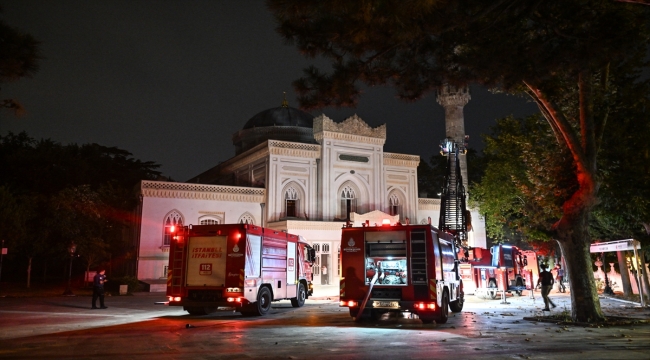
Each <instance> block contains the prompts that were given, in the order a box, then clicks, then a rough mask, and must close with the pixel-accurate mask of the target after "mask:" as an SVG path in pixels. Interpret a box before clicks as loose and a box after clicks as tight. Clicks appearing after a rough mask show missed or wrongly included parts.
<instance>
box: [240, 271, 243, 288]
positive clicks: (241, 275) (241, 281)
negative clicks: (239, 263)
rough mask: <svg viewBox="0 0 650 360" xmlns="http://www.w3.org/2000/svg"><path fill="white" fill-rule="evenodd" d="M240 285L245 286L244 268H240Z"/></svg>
mask: <svg viewBox="0 0 650 360" xmlns="http://www.w3.org/2000/svg"><path fill="white" fill-rule="evenodd" d="M239 287H240V288H242V289H243V288H244V269H239Z"/></svg>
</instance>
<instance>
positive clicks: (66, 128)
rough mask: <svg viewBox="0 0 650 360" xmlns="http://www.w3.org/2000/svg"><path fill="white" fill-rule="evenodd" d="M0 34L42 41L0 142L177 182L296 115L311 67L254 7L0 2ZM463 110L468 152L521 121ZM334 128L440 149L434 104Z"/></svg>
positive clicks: (238, 1)
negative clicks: (18, 142)
mask: <svg viewBox="0 0 650 360" xmlns="http://www.w3.org/2000/svg"><path fill="white" fill-rule="evenodd" d="M0 6H1V7H2V9H3V13H2V14H0V16H1V17H2V18H3V19H4V20H5V21H6V23H8V24H9V25H10V26H13V27H17V28H19V29H21V30H23V31H26V32H28V33H30V34H32V35H33V36H34V37H35V38H37V39H38V40H39V41H41V42H42V45H41V52H42V55H43V57H44V59H43V60H42V61H41V63H40V70H39V72H38V73H37V74H36V75H35V76H34V77H33V78H31V79H22V80H20V81H19V82H17V83H15V84H5V85H4V86H3V87H2V89H1V92H0V96H1V98H16V99H18V100H19V101H20V102H21V103H22V104H23V105H24V106H25V108H26V109H27V114H26V115H25V116H24V117H21V118H14V117H11V116H10V115H8V113H7V112H3V113H1V114H0V133H1V134H3V135H5V134H6V133H7V132H8V131H12V132H20V131H26V132H27V133H28V134H29V135H30V136H32V137H35V138H37V139H40V138H49V139H52V140H54V141H57V142H60V143H63V144H68V143H77V144H86V143H98V144H100V145H105V146H117V147H119V148H122V149H125V150H128V151H129V152H131V153H133V155H134V157H136V158H138V159H141V160H150V161H155V162H157V163H159V164H161V165H162V167H161V170H162V172H163V173H164V174H165V175H168V176H171V177H172V178H173V179H175V180H177V181H184V180H187V179H189V178H191V177H192V176H194V175H197V174H199V173H201V172H202V171H204V170H206V169H208V168H210V167H212V166H214V165H216V164H218V163H219V162H221V161H224V160H227V159H228V158H230V157H232V156H233V155H234V147H233V145H232V140H231V138H232V134H233V133H235V132H236V131H238V130H240V129H241V128H242V127H243V126H244V124H245V123H246V121H247V120H248V119H250V118H251V117H253V116H254V115H255V114H257V113H259V112H261V111H263V110H266V109H269V108H273V107H278V106H280V105H281V103H282V98H283V95H282V93H283V92H284V91H286V92H287V99H288V101H289V105H290V106H293V107H298V103H297V101H296V100H295V93H294V91H293V88H292V86H291V82H292V81H293V80H295V79H297V78H299V77H300V76H301V75H302V69H303V68H305V67H307V66H308V65H310V64H316V65H318V66H320V67H323V68H326V67H327V66H328V65H327V64H326V63H325V62H323V61H320V62H319V63H315V62H314V60H310V59H306V58H304V57H302V56H301V55H300V54H299V53H298V51H297V50H296V49H295V48H294V47H292V46H290V45H285V44H284V42H283V40H282V39H281V38H280V36H279V35H278V34H277V33H276V32H275V27H276V25H275V23H274V19H273V17H272V15H271V13H270V12H269V11H268V10H267V8H266V6H265V3H264V1H262V0H246V1H242V0H231V1H230V0H221V1H216V0H214V1H193V0H188V1H180V0H179V1H140V0H131V1H115V0H112V1H99V0H80V1H64V0H57V1H47V0H42V1H31V0H13V1H5V0H0ZM471 92H472V100H471V101H470V103H469V104H468V105H467V106H466V107H465V130H466V133H467V134H468V135H470V147H474V148H481V147H482V143H481V140H480V134H481V133H487V132H489V127H490V126H492V125H493V124H494V120H495V119H497V118H500V117H504V116H507V115H509V114H514V115H515V116H525V115H528V114H531V113H533V112H537V107H536V106H535V105H534V104H533V103H532V102H530V101H528V100H527V99H525V98H520V97H514V96H508V95H504V94H499V95H494V94H491V93H489V92H488V91H487V90H486V89H484V88H481V87H477V86H474V87H472V88H471ZM312 113H313V114H314V115H319V114H321V113H325V115H327V116H328V117H330V118H332V119H333V120H334V121H337V122H341V121H343V120H345V119H346V118H347V117H348V116H351V115H352V114H355V113H356V114H358V115H359V116H360V117H361V118H362V119H363V120H364V121H366V122H367V123H368V124H370V125H371V126H373V127H374V126H378V125H381V124H384V123H385V124H387V137H388V138H387V141H386V146H385V147H384V150H385V151H387V152H396V153H404V154H413V155H420V156H422V158H423V159H427V160H428V159H429V158H430V157H431V156H432V155H433V154H434V153H436V152H437V149H438V144H439V142H440V140H441V139H442V138H444V136H445V134H444V131H445V130H444V129H445V126H444V111H443V109H442V107H441V106H439V105H438V104H437V103H436V101H435V97H434V96H433V94H430V95H428V96H426V97H424V98H422V99H421V100H419V101H417V102H415V103H403V102H400V101H399V100H397V99H396V97H395V92H394V91H393V90H392V89H390V88H373V89H368V90H367V91H366V92H365V94H364V95H363V96H362V98H361V101H360V103H359V106H358V107H357V108H356V109H340V110H336V109H327V108H326V109H323V110H320V111H315V112H312Z"/></svg>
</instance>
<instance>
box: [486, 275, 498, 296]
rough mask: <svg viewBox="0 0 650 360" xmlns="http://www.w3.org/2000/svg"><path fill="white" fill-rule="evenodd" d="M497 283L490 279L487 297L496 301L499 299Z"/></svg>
mask: <svg viewBox="0 0 650 360" xmlns="http://www.w3.org/2000/svg"><path fill="white" fill-rule="evenodd" d="M498 292H499V291H498V289H497V282H496V280H494V279H490V282H488V290H487V296H488V298H490V299H492V300H494V299H496V298H497V293H498Z"/></svg>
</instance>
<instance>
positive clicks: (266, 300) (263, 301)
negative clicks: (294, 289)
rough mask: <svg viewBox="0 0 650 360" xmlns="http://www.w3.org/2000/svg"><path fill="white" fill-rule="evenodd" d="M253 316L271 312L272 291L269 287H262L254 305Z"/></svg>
mask: <svg viewBox="0 0 650 360" xmlns="http://www.w3.org/2000/svg"><path fill="white" fill-rule="evenodd" d="M251 310H252V315H255V316H262V315H266V313H267V312H269V310H271V291H269V288H267V287H261V288H260V291H259V292H258V293H257V302H256V303H255V304H252V309H251Z"/></svg>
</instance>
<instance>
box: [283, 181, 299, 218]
mask: <svg viewBox="0 0 650 360" xmlns="http://www.w3.org/2000/svg"><path fill="white" fill-rule="evenodd" d="M299 201H300V199H299V198H298V192H297V191H296V189H294V188H293V187H290V188H288V189H287V190H286V191H285V192H284V209H285V214H286V217H298V202H299Z"/></svg>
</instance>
